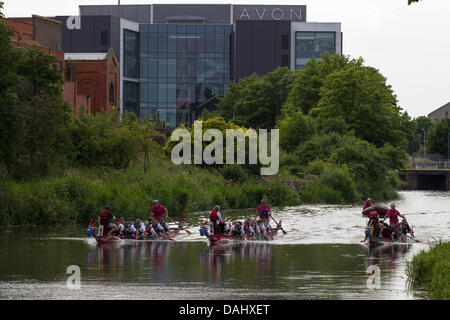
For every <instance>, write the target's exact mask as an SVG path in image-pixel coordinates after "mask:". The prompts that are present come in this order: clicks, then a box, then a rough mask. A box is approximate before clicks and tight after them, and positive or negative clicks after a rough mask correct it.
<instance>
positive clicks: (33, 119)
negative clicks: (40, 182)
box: [0, 21, 70, 180]
mask: <svg viewBox="0 0 450 320" xmlns="http://www.w3.org/2000/svg"><path fill="white" fill-rule="evenodd" d="M10 35H11V30H10V28H9V27H8V26H6V25H5V24H4V23H3V22H2V21H0V47H1V48H0V55H1V61H2V64H1V66H0V83H1V86H0V87H1V89H0V128H1V129H0V161H1V162H2V163H3V166H4V167H5V169H6V171H7V172H8V175H9V176H10V177H13V178H16V179H19V180H23V179H26V178H33V177H37V176H44V175H47V174H49V173H50V171H51V168H56V167H57V165H58V164H61V165H62V164H63V162H64V150H65V136H64V134H63V133H64V130H63V129H64V127H65V126H66V125H67V123H68V122H69V120H70V107H69V106H68V104H67V103H66V102H65V101H64V100H63V98H62V95H61V90H62V86H61V84H62V77H61V75H62V73H61V70H60V69H59V68H58V66H57V64H56V61H55V58H54V57H53V56H50V55H47V54H45V53H43V52H42V51H41V50H39V49H27V48H22V47H15V46H12V45H11V41H10Z"/></svg>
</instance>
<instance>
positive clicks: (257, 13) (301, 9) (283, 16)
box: [233, 5, 306, 22]
mask: <svg viewBox="0 0 450 320" xmlns="http://www.w3.org/2000/svg"><path fill="white" fill-rule="evenodd" d="M233 19H234V21H236V20H260V21H302V22H305V21H306V6H250V5H249V6H243V5H234V6H233Z"/></svg>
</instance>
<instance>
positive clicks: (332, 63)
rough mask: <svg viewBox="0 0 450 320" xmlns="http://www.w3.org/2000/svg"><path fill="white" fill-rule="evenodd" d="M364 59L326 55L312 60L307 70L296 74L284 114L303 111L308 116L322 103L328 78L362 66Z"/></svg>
mask: <svg viewBox="0 0 450 320" xmlns="http://www.w3.org/2000/svg"><path fill="white" fill-rule="evenodd" d="M362 64H363V60H362V58H360V59H350V57H349V56H344V55H340V54H332V55H330V54H328V53H327V54H325V55H323V56H322V57H321V59H320V60H318V59H315V58H313V59H311V60H310V61H308V62H307V63H306V65H305V68H304V69H303V70H301V71H299V72H297V73H296V76H295V83H294V85H293V87H292V90H291V91H290V93H289V96H288V98H287V101H286V104H285V105H284V106H283V108H282V114H283V115H286V114H290V113H295V112H297V111H302V112H303V113H304V114H308V113H309V111H310V110H311V109H313V108H315V107H317V104H318V103H319V101H320V89H321V88H322V86H323V82H324V81H325V79H326V77H327V76H328V75H329V74H330V73H332V72H334V71H336V70H342V69H345V68H348V67H352V66H361V65H362Z"/></svg>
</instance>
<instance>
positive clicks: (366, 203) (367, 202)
mask: <svg viewBox="0 0 450 320" xmlns="http://www.w3.org/2000/svg"><path fill="white" fill-rule="evenodd" d="M371 206H372V202H370V198H368V199H367V201H366V202H364V205H363V210H364V209H367V208H369V207H371Z"/></svg>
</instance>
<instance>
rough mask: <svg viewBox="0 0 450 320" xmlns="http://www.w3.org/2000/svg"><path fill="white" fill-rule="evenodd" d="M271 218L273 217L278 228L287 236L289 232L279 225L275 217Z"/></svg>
mask: <svg viewBox="0 0 450 320" xmlns="http://www.w3.org/2000/svg"><path fill="white" fill-rule="evenodd" d="M270 217H271V218H272V220H273V221H274V222H275V223H276V224H277V228H278V229H281V231H283V234H287V232H286V231H284V229H283V227H282V226H280V225H279V224H278V222H277V221H276V220H275V219H274V217H272V215H270Z"/></svg>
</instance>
